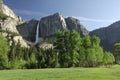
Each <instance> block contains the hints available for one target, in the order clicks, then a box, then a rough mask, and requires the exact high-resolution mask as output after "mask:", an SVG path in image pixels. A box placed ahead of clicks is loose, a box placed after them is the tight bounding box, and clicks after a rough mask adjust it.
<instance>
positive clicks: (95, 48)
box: [0, 30, 116, 69]
mask: <svg viewBox="0 0 120 80" xmlns="http://www.w3.org/2000/svg"><path fill="white" fill-rule="evenodd" d="M9 34H11V33H9ZM10 36H12V38H13V37H14V34H11V35H10ZM10 36H9V37H10ZM7 37H8V36H7ZM9 41H10V40H9V38H5V37H3V36H2V35H1V34H0V69H37V68H56V67H62V68H64V67H66V68H67V67H96V66H101V65H111V64H113V63H114V62H115V60H116V58H114V55H113V54H112V53H111V52H106V51H103V49H102V47H101V46H100V39H99V38H98V37H96V36H86V37H83V38H82V37H80V35H79V33H78V32H76V31H75V30H72V31H70V30H65V31H61V30H58V31H57V32H56V34H55V38H54V39H53V40H51V41H50V42H52V44H53V45H54V48H50V49H41V48H37V47H33V46H31V47H30V48H24V47H21V45H20V43H19V42H18V43H17V44H16V43H15V42H14V41H12V44H11V45H9V43H8V42H9ZM115 57H116V56H115Z"/></svg>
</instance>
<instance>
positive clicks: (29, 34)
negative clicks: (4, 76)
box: [17, 19, 38, 42]
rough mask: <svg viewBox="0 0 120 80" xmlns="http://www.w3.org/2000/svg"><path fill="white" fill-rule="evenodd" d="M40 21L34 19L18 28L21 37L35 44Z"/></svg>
mask: <svg viewBox="0 0 120 80" xmlns="http://www.w3.org/2000/svg"><path fill="white" fill-rule="evenodd" d="M37 24H38V20H35V19H32V20H30V21H28V22H25V23H23V24H21V25H18V26H17V30H18V31H19V33H20V35H21V36H22V37H23V38H24V39H25V40H27V41H30V42H34V41H35V35H36V28H37Z"/></svg>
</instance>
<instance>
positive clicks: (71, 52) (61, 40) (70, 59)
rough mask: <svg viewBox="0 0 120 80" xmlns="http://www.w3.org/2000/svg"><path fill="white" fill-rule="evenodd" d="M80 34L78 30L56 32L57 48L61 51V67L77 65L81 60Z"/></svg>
mask: <svg viewBox="0 0 120 80" xmlns="http://www.w3.org/2000/svg"><path fill="white" fill-rule="evenodd" d="M80 40H81V38H80V35H79V34H78V33H77V32H76V31H74V30H73V31H69V30H66V31H64V32H62V31H60V30H59V31H58V32H57V33H56V41H55V44H54V45H55V49H56V50H57V51H58V53H59V62H60V65H61V67H72V66H75V65H76V64H77V63H78V62H79V61H78V57H79V53H78V50H79V47H80V44H81V41H80Z"/></svg>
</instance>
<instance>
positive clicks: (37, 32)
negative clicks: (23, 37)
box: [34, 22, 40, 45]
mask: <svg viewBox="0 0 120 80" xmlns="http://www.w3.org/2000/svg"><path fill="white" fill-rule="evenodd" d="M39 40H40V39H39V22H38V24H37V29H36V36H35V42H34V44H35V45H36V44H37V43H39Z"/></svg>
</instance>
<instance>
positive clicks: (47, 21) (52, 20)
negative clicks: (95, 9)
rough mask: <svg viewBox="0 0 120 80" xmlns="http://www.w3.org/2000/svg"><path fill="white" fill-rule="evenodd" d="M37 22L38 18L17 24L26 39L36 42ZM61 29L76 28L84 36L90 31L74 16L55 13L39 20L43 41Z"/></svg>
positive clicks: (40, 35) (40, 34) (40, 37)
mask: <svg viewBox="0 0 120 80" xmlns="http://www.w3.org/2000/svg"><path fill="white" fill-rule="evenodd" d="M37 24H38V21H37V20H31V21H29V22H25V23H23V24H21V25H19V26H17V29H18V31H19V33H20V34H21V35H22V36H23V38H24V39H25V40H27V41H32V42H35V38H36V31H37V30H36V29H37ZM59 29H60V30H63V31H64V30H66V29H69V30H73V29H74V30H76V31H77V32H78V33H80V35H81V36H82V37H83V36H86V35H88V31H87V30H86V29H85V28H84V27H83V26H82V25H81V24H80V21H79V20H77V19H75V18H72V17H68V18H66V19H65V18H64V17H63V16H62V15H61V14H60V13H55V14H53V15H50V16H47V17H43V18H41V20H40V21H39V40H40V41H41V40H44V39H45V38H47V37H52V36H54V35H55V33H56V31H57V30H59ZM40 41H39V42H40ZM39 42H38V43H39Z"/></svg>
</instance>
